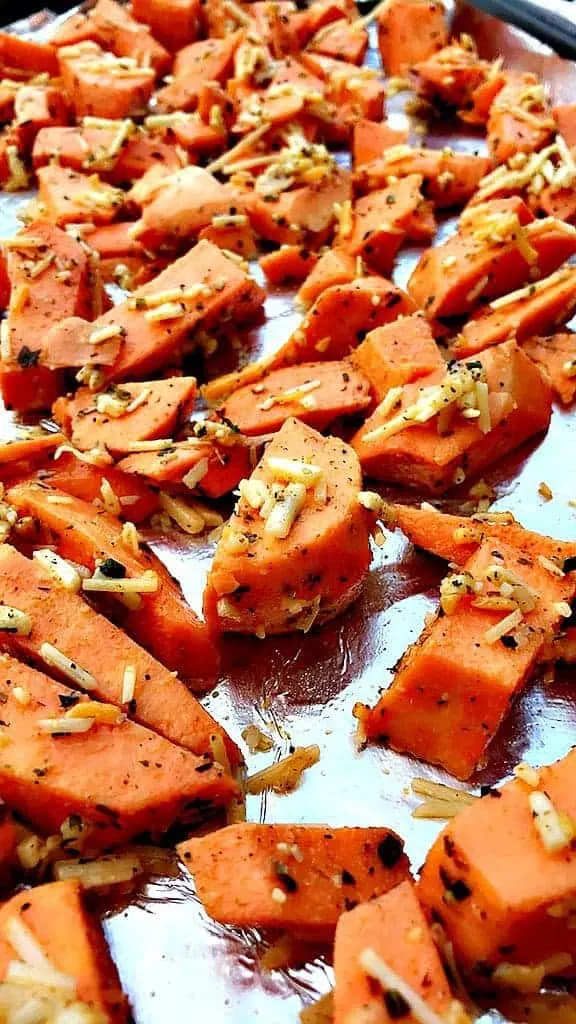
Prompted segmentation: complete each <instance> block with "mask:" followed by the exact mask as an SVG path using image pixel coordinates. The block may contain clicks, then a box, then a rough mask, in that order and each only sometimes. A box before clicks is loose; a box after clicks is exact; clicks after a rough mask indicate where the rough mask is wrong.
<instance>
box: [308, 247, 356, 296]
mask: <svg viewBox="0 0 576 1024" xmlns="http://www.w3.org/2000/svg"><path fill="white" fill-rule="evenodd" d="M355 277H356V260H355V258H354V256H352V254H351V253H350V252H348V250H347V249H345V248H344V246H342V245H338V246H334V247H333V248H332V249H328V250H327V251H326V252H324V253H322V255H321V256H320V258H319V260H318V262H317V263H316V265H315V266H314V267H313V268H312V270H311V271H310V273H309V274H308V277H307V278H306V280H305V281H304V282H303V284H302V285H301V287H300V290H299V292H298V295H297V300H298V302H299V303H300V304H301V305H303V306H311V305H312V303H313V302H316V299H317V298H318V296H319V295H321V294H322V292H324V291H326V289H327V288H332V287H333V286H334V285H338V284H350V283H351V282H352V281H353V280H354V278H355Z"/></svg>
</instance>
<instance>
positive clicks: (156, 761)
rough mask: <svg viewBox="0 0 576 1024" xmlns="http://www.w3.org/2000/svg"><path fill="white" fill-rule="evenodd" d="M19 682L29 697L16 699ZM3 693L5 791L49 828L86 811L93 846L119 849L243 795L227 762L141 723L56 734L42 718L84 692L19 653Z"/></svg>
mask: <svg viewBox="0 0 576 1024" xmlns="http://www.w3.org/2000/svg"><path fill="white" fill-rule="evenodd" d="M17 687H21V689H23V690H24V691H25V693H27V694H28V695H29V696H30V700H29V702H28V703H24V704H23V703H21V702H19V701H18V700H17V699H16V698H15V697H14V693H13V691H14V688H17ZM0 693H1V694H2V696H3V698H6V700H5V701H3V713H2V718H3V721H4V727H3V728H4V730H5V732H6V736H7V740H8V742H7V743H6V744H5V746H4V748H3V752H2V762H1V764H0V785H1V786H2V796H3V799H4V800H5V801H6V803H7V804H8V806H9V807H13V808H15V809H16V810H18V811H19V813H20V814H22V815H23V816H24V817H25V818H27V819H28V820H29V821H30V822H31V823H32V824H33V825H36V826H37V827H38V828H40V829H41V830H42V831H44V832H47V833H49V834H50V833H54V832H58V829H59V828H60V826H61V824H62V822H63V821H64V820H65V818H67V817H69V816H70V815H71V814H76V815H79V816H80V817H81V818H82V820H83V821H84V822H85V823H86V825H87V826H88V828H90V829H92V830H93V831H91V834H90V839H89V845H90V847H93V848H95V849H98V848H102V847H107V846H116V845H118V844H121V843H122V842H124V841H126V840H127V839H129V838H130V837H131V836H134V835H138V834H139V833H141V832H151V833H160V832H164V831H166V829H167V828H169V827H170V825H172V824H173V823H174V822H175V821H176V820H181V821H186V820H190V819H191V818H193V815H194V811H196V814H197V809H198V807H199V806H201V807H206V806H207V805H208V804H210V805H212V806H222V805H223V804H226V803H228V802H229V801H230V800H231V799H232V797H233V796H234V795H235V794H236V791H237V786H236V783H235V782H234V780H233V779H232V776H231V775H229V774H227V773H225V772H224V771H223V770H222V769H221V768H220V767H219V766H216V765H213V764H212V763H211V762H207V761H206V758H204V757H198V756H197V755H195V754H192V753H190V751H188V750H185V749H184V747H177V746H176V745H175V744H173V743H170V742H169V741H168V740H165V739H164V738H163V737H162V736H158V735H157V734H156V733H153V732H150V731H149V730H148V729H144V728H143V727H142V726H141V725H136V723H135V722H130V721H128V720H126V721H124V722H119V723H118V722H117V723H116V724H108V723H106V722H103V721H94V724H93V725H92V727H91V728H90V729H89V730H88V731H87V732H78V733H76V734H74V733H71V734H70V735H68V734H65V735H62V734H60V735H58V728H57V726H54V727H53V728H54V729H55V730H56V735H54V733H51V732H49V731H46V728H47V727H46V726H44V725H42V724H41V723H43V722H46V720H49V719H52V720H53V719H56V721H57V722H60V721H61V720H62V717H63V715H64V712H63V704H66V703H67V702H68V698H70V697H73V695H74V691H73V690H69V689H68V688H67V687H66V686H63V685H62V684H61V683H55V682H54V681H53V680H52V679H49V678H48V677H47V676H45V675H43V674H42V673H41V672H37V671H36V670H35V669H32V668H28V667H27V666H26V665H23V664H21V663H20V662H18V661H16V660H15V659H14V658H11V657H10V656H9V655H4V656H3V658H2V660H1V661H0ZM61 697H64V701H61V700H60V698H61ZM95 713H96V712H95ZM69 720H70V719H69V718H68V719H67V721H69ZM206 763H208V764H209V768H208V769H205V768H204V767H203V766H204V765H205V764H206ZM199 766H202V767H200V771H198V768H199ZM39 768H40V769H42V772H43V773H42V775H40V776H39V775H38V769H39ZM198 801H200V803H198Z"/></svg>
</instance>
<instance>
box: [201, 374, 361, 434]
mask: <svg viewBox="0 0 576 1024" xmlns="http://www.w3.org/2000/svg"><path fill="white" fill-rule="evenodd" d="M300 388H303V391H302V394H301V395H299V394H298V390H299V389H300ZM293 391H295V392H296V394H295V395H294V397H293V398H290V392H293ZM306 395H307V396H308V397H307V398H306V399H305V402H304V403H302V401H301V398H305V396H306ZM370 402H371V396H370V384H369V382H368V379H367V377H366V376H364V374H363V372H362V371H361V369H360V367H358V368H356V369H354V368H353V367H351V366H350V365H349V364H348V363H346V362H344V361H341V362H325V363H301V364H299V365H297V366H287V367H285V368H284V369H280V370H273V371H272V372H271V373H269V374H267V375H266V376H265V377H263V378H262V380H261V381H260V382H259V383H258V384H255V385H247V386H246V387H244V388H240V389H239V390H238V391H233V392H232V394H231V395H230V396H229V397H228V399H227V400H226V403H225V405H223V406H222V408H221V409H220V414H221V415H222V416H224V417H226V419H228V420H230V421H231V422H232V423H234V424H235V425H236V426H237V427H238V428H239V429H240V430H241V431H242V433H243V434H247V435H248V436H249V437H250V436H257V435H258V434H269V433H272V432H274V431H276V430H279V429H280V427H281V426H282V424H283V423H285V421H286V420H287V419H290V418H291V417H292V416H294V417H296V418H297V419H299V420H302V422H303V423H308V424H309V425H310V426H311V427H315V428H316V430H325V429H326V427H327V426H328V425H329V424H330V423H332V422H333V421H334V420H335V419H338V418H339V417H340V416H352V415H354V414H355V413H361V412H362V411H363V410H365V409H367V408H368V406H369V405H370Z"/></svg>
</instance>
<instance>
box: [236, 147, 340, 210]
mask: <svg viewBox="0 0 576 1024" xmlns="http://www.w3.org/2000/svg"><path fill="white" fill-rule="evenodd" d="M335 168H336V162H335V159H334V156H333V154H332V153H330V152H329V151H328V149H327V148H326V146H324V145H322V144H321V143H314V142H309V141H308V139H306V138H305V136H304V135H300V134H299V133H295V134H293V135H291V136H290V139H289V141H288V145H287V146H286V147H285V148H284V149H281V150H280V151H279V152H278V153H277V154H275V156H274V159H273V162H271V163H269V164H268V166H267V167H266V169H265V170H264V171H263V172H262V174H260V175H259V176H258V178H257V179H256V184H255V191H256V192H257V193H258V194H259V195H263V196H267V195H273V196H277V195H279V194H280V193H281V192H285V191H286V189H289V188H292V187H294V186H295V185H310V184H313V183H314V182H318V181H322V180H324V179H325V178H328V177H330V175H331V174H333V172H334V170H335Z"/></svg>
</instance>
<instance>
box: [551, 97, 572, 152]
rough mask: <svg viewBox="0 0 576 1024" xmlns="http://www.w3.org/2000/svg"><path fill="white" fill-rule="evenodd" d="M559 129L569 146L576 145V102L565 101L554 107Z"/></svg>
mask: <svg viewBox="0 0 576 1024" xmlns="http://www.w3.org/2000/svg"><path fill="white" fill-rule="evenodd" d="M552 117H553V118H554V120H555V122H556V126H557V131H558V132H559V133H560V135H563V136H564V138H565V140H566V142H567V144H568V145H569V146H576V103H563V104H560V105H559V106H557V107H553V108H552Z"/></svg>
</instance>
